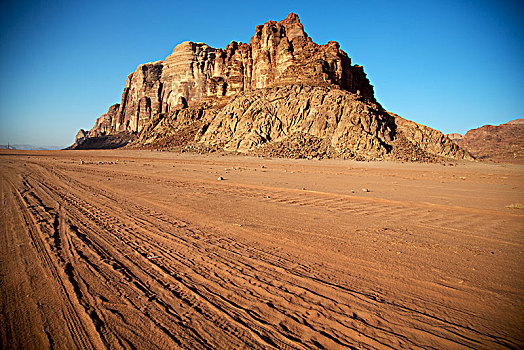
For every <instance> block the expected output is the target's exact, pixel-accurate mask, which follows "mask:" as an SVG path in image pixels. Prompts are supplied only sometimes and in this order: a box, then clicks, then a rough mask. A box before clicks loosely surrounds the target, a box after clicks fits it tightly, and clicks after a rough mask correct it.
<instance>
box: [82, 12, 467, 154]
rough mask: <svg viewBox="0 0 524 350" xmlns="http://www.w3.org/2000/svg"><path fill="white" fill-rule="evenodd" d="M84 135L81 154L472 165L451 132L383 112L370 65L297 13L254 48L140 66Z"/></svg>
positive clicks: (189, 53) (185, 52) (198, 52)
mask: <svg viewBox="0 0 524 350" xmlns="http://www.w3.org/2000/svg"><path fill="white" fill-rule="evenodd" d="M83 135H84V134H79V139H78V141H79V142H78V144H75V145H76V146H75V147H76V148H100V147H106V148H107V147H109V148H114V147H120V146H123V145H127V143H128V142H129V141H130V140H131V139H133V138H135V141H134V143H133V144H132V145H133V146H134V147H152V148H172V147H175V146H176V147H182V148H187V147H196V148H198V149H204V150H210V149H224V150H231V151H239V152H247V153H257V152H258V154H266V155H276V156H284V157H315V156H317V157H343V158H356V159H402V160H435V159H439V157H448V158H455V159H469V158H471V157H470V155H469V154H468V153H467V152H464V151H463V150H462V149H460V148H459V147H458V146H457V145H456V144H455V143H453V142H452V141H451V140H450V139H449V138H447V137H445V136H444V135H442V133H440V132H438V131H435V130H433V129H431V128H428V127H425V126H422V125H418V124H416V123H413V122H410V121H407V120H404V119H402V118H400V117H399V116H396V115H393V114H390V113H388V112H386V111H384V110H383V109H382V107H381V106H380V104H378V103H377V101H376V100H375V97H374V91H373V86H372V85H371V84H370V83H369V80H368V78H367V77H366V74H365V73H364V69H363V67H362V66H358V65H352V63H351V59H350V58H349V57H348V55H347V54H346V53H345V52H344V51H342V50H341V49H340V46H339V44H338V43H337V42H335V41H330V42H328V43H327V44H324V45H319V44H316V43H314V42H313V41H312V40H311V38H310V37H309V36H308V35H307V34H306V32H305V31H304V27H303V25H302V23H301V22H300V19H299V18H298V16H297V15H296V14H294V13H290V14H289V15H288V16H287V17H286V18H285V19H283V20H281V21H279V22H275V21H268V22H266V23H265V24H263V25H259V26H257V27H256V29H255V33H254V35H253V37H252V38H251V40H250V42H249V44H247V43H240V42H235V41H233V42H231V43H230V44H229V45H227V46H226V48H225V49H217V48H213V47H210V46H209V45H206V44H204V43H195V42H191V41H185V42H183V43H180V44H178V45H177V46H176V47H175V48H174V50H173V52H172V53H171V54H170V55H169V56H168V57H167V58H166V59H165V60H164V61H157V62H150V63H146V64H141V65H139V66H138V67H137V69H136V70H135V71H134V72H133V73H131V74H130V75H129V76H128V77H127V81H126V86H125V88H124V92H123V93H122V100H121V103H120V104H119V105H118V104H117V105H114V106H111V108H110V109H109V111H108V112H107V113H105V114H103V115H102V116H100V118H99V119H98V120H97V121H96V123H95V126H94V127H93V129H91V131H89V132H88V133H87V135H84V136H83ZM134 135H136V137H135V136H134ZM288 150H289V152H288Z"/></svg>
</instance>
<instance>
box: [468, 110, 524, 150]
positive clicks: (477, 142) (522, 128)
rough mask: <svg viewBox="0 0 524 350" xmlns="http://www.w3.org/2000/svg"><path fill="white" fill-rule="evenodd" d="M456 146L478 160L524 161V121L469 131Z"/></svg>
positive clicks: (517, 120)
mask: <svg viewBox="0 0 524 350" xmlns="http://www.w3.org/2000/svg"><path fill="white" fill-rule="evenodd" d="M458 144H459V145H460V146H461V147H462V148H464V149H466V150H468V151H469V152H470V153H471V154H473V155H474V156H475V157H476V158H478V159H490V160H524V119H522V118H521V119H515V120H512V121H510V122H508V123H506V124H500V125H498V126H493V125H484V126H482V127H480V128H477V129H472V130H469V131H468V132H467V133H466V135H464V136H463V137H462V139H460V140H459V141H458Z"/></svg>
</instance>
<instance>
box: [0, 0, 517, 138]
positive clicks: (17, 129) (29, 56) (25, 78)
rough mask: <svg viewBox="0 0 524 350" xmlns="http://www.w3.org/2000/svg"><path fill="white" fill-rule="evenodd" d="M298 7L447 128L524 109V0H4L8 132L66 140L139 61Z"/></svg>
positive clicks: (220, 37) (400, 105) (236, 32)
mask: <svg viewBox="0 0 524 350" xmlns="http://www.w3.org/2000/svg"><path fill="white" fill-rule="evenodd" d="M291 11H293V12H295V13H297V14H298V15H299V16H300V18H301V21H302V23H303V24H304V27H305V30H306V32H307V33H308V34H309V36H311V37H312V39H313V41H315V42H317V43H319V44H325V43H326V42H327V41H329V40H336V41H338V42H340V44H341V48H342V49H343V50H345V51H346V52H347V53H348V54H349V56H350V57H351V58H352V60H353V63H357V64H360V65H363V66H364V69H365V71H366V73H367V74H368V77H369V78H370V80H371V83H372V84H373V85H374V86H375V93H376V96H377V99H378V101H380V102H381V103H382V105H383V106H384V107H385V108H386V109H387V110H389V111H391V112H394V113H397V114H399V115H401V116H403V117H404V118H407V119H410V120H413V121H416V122H418V123H422V124H426V125H428V126H430V127H433V128H435V129H438V130H441V131H442V132H444V133H449V132H460V133H464V132H465V131H467V130H469V129H471V128H475V127H478V126H481V125H484V124H500V123H504V122H507V121H509V120H511V119H515V118H521V117H524V114H523V107H524V79H523V78H524V76H523V64H524V40H523V39H524V2H522V1H519V0H514V1H510V0H498V1H497V0H493V1H488V0H484V1H483V0H476V1H458V0H457V1H452V0H434V1H433V0H427V1H426V0H418V1H402V0H400V1H390V0H384V1H379V0H375V1H373V0H371V1H336V0H332V1H326V2H319V1H296V2H286V1H282V0H280V1H273V0H266V1H256V2H251V1H229V2H227V1H216V0H215V1H206V0H203V1H196V2H190V1H180V2H177V1H157V0H151V1H143V2H142V1H133V0H130V1H112V0H106V1H97V0H92V1H75V0H73V1H71V0H69V1H54V0H50V1H24V0H21V1H13V0H11V1H2V2H1V4H0V35H1V36H0V59H1V62H0V77H1V79H0V144H6V143H7V142H10V143H12V144H13V143H20V144H33V145H57V146H66V145H69V144H71V143H72V142H73V140H74V136H75V134H76V132H77V131H78V129H80V128H84V129H90V128H91V127H92V126H93V124H94V122H95V119H96V118H97V117H98V116H99V115H100V114H102V113H105V112H106V111H107V109H108V107H109V106H110V105H112V104H114V103H119V102H120V98H121V94H122V90H123V88H124V85H125V80H126V77H127V75H128V74H129V73H131V72H132V71H134V70H135V69H136V66H137V65H138V64H140V63H145V62H150V61H156V60H161V59H164V58H165V57H166V56H167V55H168V54H170V53H171V51H172V50H173V48H174V47H175V46H176V44H178V43H180V42H182V41H186V40H191V41H201V42H205V43H207V44H208V45H211V46H213V47H220V48H224V47H225V46H226V45H227V44H228V43H229V42H231V41H232V40H235V41H243V42H249V39H250V38H251V36H252V35H253V33H254V30H255V26H256V25H257V24H263V23H264V22H266V21H268V20H271V19H272V20H277V21H278V20H281V19H283V18H285V17H286V16H287V14H288V13H289V12H291Z"/></svg>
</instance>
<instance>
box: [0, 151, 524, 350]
mask: <svg viewBox="0 0 524 350" xmlns="http://www.w3.org/2000/svg"><path fill="white" fill-rule="evenodd" d="M522 170H523V168H522V166H519V165H503V164H483V163H459V164H456V165H455V166H449V164H446V166H443V165H442V164H399V163H388V162H382V163H364V162H351V161H336V160H330V161H301V160H277V159H273V160H271V159H257V158H250V157H236V156H220V155H214V156H202V155H187V154H175V153H163V152H138V151H137V152H134V151H69V152H68V151H43V152H36V151H27V152H24V151H8V150H2V151H1V153H0V175H1V187H0V196H1V197H0V200H1V201H2V206H1V209H0V223H1V225H0V227H1V230H0V232H1V235H2V236H1V238H0V239H1V240H2V244H1V245H0V259H1V264H0V285H1V295H0V296H1V299H0V308H1V310H2V317H1V318H0V322H1V323H0V329H1V330H2V331H1V332H0V334H1V336H0V340H1V345H2V348H24V349H31V348H37V349H42V348H58V349H74V348H81V349H91V348H94V349H99V348H115V349H118V348H139V349H155V348H159V349H176V348H184V349H204V348H212V349H226V348H254V349H257V348H263V349H267V348H278V349H309V348H327V349H347V348H355V349H358V348H365V349H373V348H454V349H460V348H474V349H482V348H484V349H497V348H521V347H524V341H523V339H524V334H523V331H522V329H523V328H522V325H523V324H524V314H523V310H524V308H523V306H524V298H523V295H524V294H523V291H524V278H523V277H524V272H523V271H524V269H523V267H524V266H523V263H524V255H523V251H524V250H523V249H524V231H523V222H524V221H523V218H524V213H523V212H522V209H518V208H519V207H520V206H521V205H520V203H523V202H524V196H523V193H524V192H523V184H524V181H523V180H524V176H523V171H522ZM218 177H222V178H223V180H221V181H219V180H218ZM363 188H365V189H368V190H369V192H364V191H363V190H362V189H363ZM511 204H513V206H512V207H511V208H508V207H507V206H510V205H511ZM514 208H517V209H514Z"/></svg>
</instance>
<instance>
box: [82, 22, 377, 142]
mask: <svg viewBox="0 0 524 350" xmlns="http://www.w3.org/2000/svg"><path fill="white" fill-rule="evenodd" d="M295 83H301V84H311V85H319V84H324V85H334V86H338V87H340V88H342V89H344V90H347V91H350V92H353V93H356V94H360V95H361V96H363V97H364V98H365V99H367V100H369V101H371V102H376V101H375V97H374V93H373V86H371V84H370V83H369V80H368V79H367V77H366V74H365V73H364V70H363V68H362V67H361V66H353V65H351V59H350V58H349V57H348V56H347V54H346V53H345V52H344V51H342V50H340V48H339V45H338V43H336V42H334V41H331V42H329V43H328V44H326V45H318V44H315V43H313V42H312V40H311V38H309V37H308V35H307V34H306V33H305V32H304V28H303V26H302V24H301V23H300V20H299V18H298V16H297V15H296V14H294V13H291V14H289V16H288V17H287V18H286V19H284V20H282V21H280V22H274V21H269V22H267V23H265V24H264V25H260V26H257V27H256V30H255V35H254V36H253V37H252V38H251V41H250V43H249V44H246V43H238V42H231V43H230V44H229V45H227V47H226V48H225V49H216V48H213V47H210V46H208V45H206V44H203V43H193V42H189V41H187V42H183V43H181V44H179V45H177V46H176V47H175V49H174V50H173V53H172V54H171V55H169V56H168V57H167V58H166V59H165V60H164V61H157V62H153V63H146V64H141V65H139V66H138V68H137V69H136V71H134V72H133V73H131V74H130V75H129V76H128V77H127V81H126V86H125V88H124V92H123V93H122V99H121V102H120V105H119V106H118V105H114V106H112V107H111V109H110V111H109V112H108V113H105V114H103V115H102V116H100V118H99V120H97V122H96V123H95V126H94V127H93V129H91V131H90V135H89V137H94V136H100V135H105V134H114V133H119V132H139V131H140V130H142V128H143V127H144V126H145V125H146V124H147V123H148V122H149V121H150V120H151V118H153V117H154V116H156V115H158V114H160V113H170V112H173V111H174V110H176V109H179V108H181V107H184V106H192V105H195V104H196V103H199V102H200V101H201V100H202V99H204V98H208V97H218V98H220V97H224V96H226V97H227V96H233V95H235V94H237V93H239V92H242V91H249V90H253V89H260V88H265V87H270V86H276V85H284V84H295ZM113 107H114V109H113Z"/></svg>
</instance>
